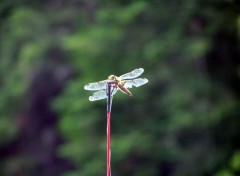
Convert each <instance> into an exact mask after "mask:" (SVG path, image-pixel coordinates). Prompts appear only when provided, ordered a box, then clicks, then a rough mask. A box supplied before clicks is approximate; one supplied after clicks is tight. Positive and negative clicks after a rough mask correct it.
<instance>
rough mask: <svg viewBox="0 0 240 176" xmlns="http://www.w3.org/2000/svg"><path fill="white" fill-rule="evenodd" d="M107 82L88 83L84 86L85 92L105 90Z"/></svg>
mask: <svg viewBox="0 0 240 176" xmlns="http://www.w3.org/2000/svg"><path fill="white" fill-rule="evenodd" d="M107 82H108V80H103V81H99V82H94V83H88V84H86V85H85V86H84V89H85V90H101V89H106V86H107Z"/></svg>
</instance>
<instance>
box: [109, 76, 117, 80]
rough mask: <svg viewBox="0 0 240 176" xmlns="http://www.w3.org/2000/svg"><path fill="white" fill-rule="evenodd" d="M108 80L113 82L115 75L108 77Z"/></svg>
mask: <svg viewBox="0 0 240 176" xmlns="http://www.w3.org/2000/svg"><path fill="white" fill-rule="evenodd" d="M108 79H109V80H115V79H116V76H115V75H110V76H109V77H108Z"/></svg>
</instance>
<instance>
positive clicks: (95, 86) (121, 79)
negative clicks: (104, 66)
mask: <svg viewBox="0 0 240 176" xmlns="http://www.w3.org/2000/svg"><path fill="white" fill-rule="evenodd" d="M143 72H144V69H143V68H138V69H135V70H133V71H131V72H129V73H126V74H123V75H121V76H115V75H110V76H108V79H106V80H103V81H99V82H93V83H88V84H86V85H85V86H84V89H85V90H90V91H96V92H94V93H93V94H92V95H91V96H90V97H89V100H90V101H96V100H101V99H106V98H107V97H108V96H107V91H106V89H107V86H108V84H110V85H111V87H112V92H111V95H114V94H115V93H116V92H117V91H118V90H120V91H122V92H123V93H125V94H127V95H129V96H132V93H131V92H130V90H129V88H132V87H133V86H134V87H139V86H142V85H144V84H146V83H147V82H148V79H146V78H137V77H138V76H140V75H141V74H142V73H143Z"/></svg>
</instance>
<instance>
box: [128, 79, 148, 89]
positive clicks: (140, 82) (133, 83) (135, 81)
mask: <svg viewBox="0 0 240 176" xmlns="http://www.w3.org/2000/svg"><path fill="white" fill-rule="evenodd" d="M147 82H148V79H146V78H137V79H133V80H126V82H125V84H124V87H126V88H132V87H133V86H135V87H139V86H142V85H143V84H146V83H147Z"/></svg>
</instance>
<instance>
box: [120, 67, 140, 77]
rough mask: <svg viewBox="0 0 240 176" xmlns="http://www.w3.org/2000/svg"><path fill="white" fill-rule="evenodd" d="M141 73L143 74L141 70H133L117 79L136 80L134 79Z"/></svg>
mask: <svg viewBox="0 0 240 176" xmlns="http://www.w3.org/2000/svg"><path fill="white" fill-rule="evenodd" d="M143 72H144V69H143V68H138V69H135V70H133V71H131V72H129V73H126V74H124V75H121V76H120V77H119V78H120V79H133V78H136V77H138V76H140V75H141V74H142V73H143Z"/></svg>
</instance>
